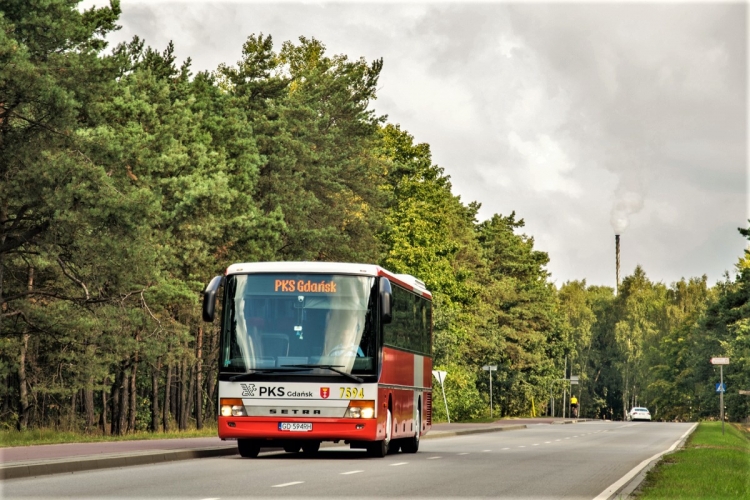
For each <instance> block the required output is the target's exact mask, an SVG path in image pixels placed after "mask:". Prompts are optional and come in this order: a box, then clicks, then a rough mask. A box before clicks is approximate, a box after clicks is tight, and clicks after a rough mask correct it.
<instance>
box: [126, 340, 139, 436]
mask: <svg viewBox="0 0 750 500" xmlns="http://www.w3.org/2000/svg"><path fill="white" fill-rule="evenodd" d="M137 370H138V351H136V353H135V359H134V360H133V366H132V367H131V368H130V408H129V411H128V432H135V418H136V416H137V415H138V400H137V398H136V396H137V392H136V388H135V382H136V379H135V377H136V372H137Z"/></svg>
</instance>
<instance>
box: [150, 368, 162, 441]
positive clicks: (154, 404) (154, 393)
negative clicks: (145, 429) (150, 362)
mask: <svg viewBox="0 0 750 500" xmlns="http://www.w3.org/2000/svg"><path fill="white" fill-rule="evenodd" d="M160 372H161V358H157V359H156V365H155V366H152V367H151V429H150V430H151V432H157V431H158V430H159V375H160Z"/></svg>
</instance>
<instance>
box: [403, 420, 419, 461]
mask: <svg viewBox="0 0 750 500" xmlns="http://www.w3.org/2000/svg"><path fill="white" fill-rule="evenodd" d="M421 429H422V421H421V420H420V415H419V410H417V432H416V433H415V434H414V436H413V437H410V438H406V439H404V441H403V442H402V443H401V451H403V452H404V453H416V452H418V451H419V432H420V431H421Z"/></svg>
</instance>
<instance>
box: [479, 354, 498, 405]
mask: <svg viewBox="0 0 750 500" xmlns="http://www.w3.org/2000/svg"><path fill="white" fill-rule="evenodd" d="M482 370H484V371H488V372H490V418H492V372H494V371H497V365H484V366H483V367H482Z"/></svg>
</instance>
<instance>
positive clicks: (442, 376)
mask: <svg viewBox="0 0 750 500" xmlns="http://www.w3.org/2000/svg"><path fill="white" fill-rule="evenodd" d="M432 375H433V376H434V377H435V378H436V379H438V382H440V385H443V382H444V381H445V376H446V375H448V372H446V371H443V370H432Z"/></svg>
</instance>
